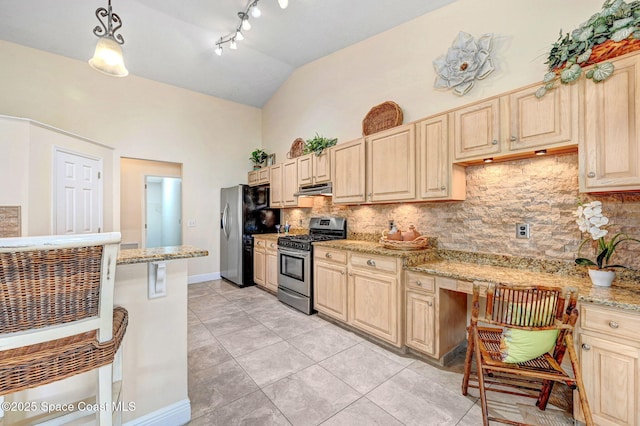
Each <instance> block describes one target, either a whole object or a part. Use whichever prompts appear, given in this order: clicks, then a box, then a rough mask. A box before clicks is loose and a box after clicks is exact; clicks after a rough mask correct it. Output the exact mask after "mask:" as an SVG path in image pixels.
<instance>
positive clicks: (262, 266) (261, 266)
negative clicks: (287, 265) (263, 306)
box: [253, 242, 267, 287]
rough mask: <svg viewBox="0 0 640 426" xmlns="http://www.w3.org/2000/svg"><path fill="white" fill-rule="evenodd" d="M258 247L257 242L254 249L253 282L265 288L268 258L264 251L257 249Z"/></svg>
mask: <svg viewBox="0 0 640 426" xmlns="http://www.w3.org/2000/svg"><path fill="white" fill-rule="evenodd" d="M263 243H264V242H263ZM256 245H257V242H256V244H254V248H253V282H254V283H256V284H258V285H261V286H263V287H264V286H266V285H267V275H266V261H267V258H266V253H265V251H264V249H261V250H260V249H256Z"/></svg>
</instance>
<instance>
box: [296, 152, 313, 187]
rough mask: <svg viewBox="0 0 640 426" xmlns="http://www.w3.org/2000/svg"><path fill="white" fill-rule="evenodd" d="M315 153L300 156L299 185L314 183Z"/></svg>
mask: <svg viewBox="0 0 640 426" xmlns="http://www.w3.org/2000/svg"><path fill="white" fill-rule="evenodd" d="M313 155H314V154H307V155H303V156H302V157H298V186H302V185H311V184H313Z"/></svg>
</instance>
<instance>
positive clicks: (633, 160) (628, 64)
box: [579, 54, 640, 192]
mask: <svg viewBox="0 0 640 426" xmlns="http://www.w3.org/2000/svg"><path fill="white" fill-rule="evenodd" d="M612 62H613V63H614V66H615V72H614V73H613V75H612V76H611V77H609V78H608V79H607V80H605V81H603V82H602V83H598V84H593V83H592V82H591V81H583V82H581V83H582V84H581V86H580V87H581V90H582V93H581V94H582V96H581V104H582V107H583V109H584V130H585V132H584V138H583V140H581V142H580V147H579V169H580V170H579V182H580V191H581V192H605V191H630V190H638V189H640V105H639V104H638V101H637V99H638V97H639V96H640V86H639V85H640V55H637V54H636V55H632V56H627V57H623V58H621V59H617V60H613V61H612Z"/></svg>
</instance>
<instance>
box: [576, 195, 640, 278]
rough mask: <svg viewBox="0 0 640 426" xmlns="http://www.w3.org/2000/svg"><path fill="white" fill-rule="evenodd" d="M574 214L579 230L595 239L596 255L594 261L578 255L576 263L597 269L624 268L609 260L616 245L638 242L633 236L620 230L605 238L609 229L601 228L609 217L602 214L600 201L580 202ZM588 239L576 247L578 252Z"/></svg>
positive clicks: (607, 222) (607, 221)
mask: <svg viewBox="0 0 640 426" xmlns="http://www.w3.org/2000/svg"><path fill="white" fill-rule="evenodd" d="M574 215H575V216H576V217H577V219H576V224H577V225H578V228H579V229H580V231H581V232H588V233H589V235H590V237H591V240H593V241H597V252H596V253H597V255H596V261H595V262H594V261H592V260H590V259H586V258H583V257H579V258H577V259H576V263H577V264H578V265H585V266H595V267H596V268H598V269H603V268H615V267H619V268H624V266H622V265H610V264H609V260H610V259H611V256H612V255H613V252H614V251H615V250H616V247H618V244H620V243H621V242H624V241H635V242H639V243H640V240H637V239H635V238H630V237H629V236H628V235H626V234H623V233H621V232H619V233H617V234H615V235H614V236H613V237H612V238H611V239H610V240H609V241H606V240H605V238H604V237H605V236H607V234H609V231H608V230H606V229H603V227H604V226H607V225H608V224H609V218H608V217H606V216H605V215H603V214H602V202H600V201H592V202H590V203H586V204H581V205H579V206H578V209H577V210H576V211H575V213H574ZM588 241H589V238H587V239H585V240H584V241H582V243H581V244H580V247H579V248H578V254H580V250H581V249H582V247H583V246H584V245H585V244H586V243H587V242H588Z"/></svg>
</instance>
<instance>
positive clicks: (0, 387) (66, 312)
mask: <svg viewBox="0 0 640 426" xmlns="http://www.w3.org/2000/svg"><path fill="white" fill-rule="evenodd" d="M119 242H120V233H118V232H112V233H103V234H83V235H65V236H49V237H25V238H2V239H0V399H3V398H4V396H5V395H8V394H12V393H15V392H18V391H22V390H25V389H30V388H34V387H38V386H41V385H44V384H47V383H52V382H55V381H58V380H62V379H65V378H68V377H71V376H74V375H76V374H79V373H83V372H87V371H90V370H94V369H97V370H98V386H97V393H96V402H97V403H98V404H100V406H101V407H109V408H111V407H112V406H113V405H112V402H113V401H112V398H113V397H112V389H113V383H114V381H116V380H117V381H119V380H120V379H121V371H120V367H118V368H115V369H114V368H112V367H113V365H114V358H115V357H116V352H118V356H120V352H119V351H118V348H119V347H120V343H121V342H122V339H123V337H124V333H125V330H126V327H127V320H128V315H127V311H126V310H124V309H123V308H120V307H116V308H114V307H113V293H114V278H115V272H116V258H117V253H118V244H119ZM115 365H116V366H120V365H121V362H115ZM114 379H115V380H114ZM116 389H117V388H116ZM118 398H119V396H118V397H117V398H116V400H117V399H118ZM93 405H94V406H95V404H93ZM76 406H77V404H76ZM96 411H97V412H90V411H88V412H75V413H58V414H62V416H58V418H56V419H55V420H54V423H55V424H60V423H61V422H66V421H68V420H69V419H72V418H77V417H81V416H80V414H82V415H85V414H86V415H94V416H96V420H97V422H98V423H99V424H101V425H110V424H112V422H113V413H112V410H111V409H108V410H96ZM2 414H3V413H0V416H1V415H2ZM116 418H117V417H116ZM5 420H6V421H8V420H9V419H8V418H7V419H5ZM34 420H35V421H44V420H46V421H49V416H46V415H44V414H42V415H38V416H36V418H35V419H34ZM1 423H2V417H0V424H1ZM116 423H117V421H116Z"/></svg>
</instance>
